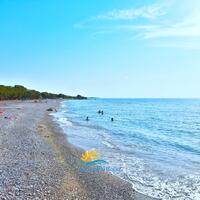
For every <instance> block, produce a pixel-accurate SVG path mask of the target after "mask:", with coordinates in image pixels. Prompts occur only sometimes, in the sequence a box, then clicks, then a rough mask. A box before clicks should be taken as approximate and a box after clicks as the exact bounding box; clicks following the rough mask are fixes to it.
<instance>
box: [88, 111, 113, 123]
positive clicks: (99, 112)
mask: <svg viewBox="0 0 200 200" xmlns="http://www.w3.org/2000/svg"><path fill="white" fill-rule="evenodd" d="M97 113H98V114H99V115H100V114H101V115H103V114H104V112H103V110H99V111H98V112H97ZM110 120H111V122H113V121H114V118H113V117H111V119H110ZM86 121H89V117H88V116H87V117H86Z"/></svg>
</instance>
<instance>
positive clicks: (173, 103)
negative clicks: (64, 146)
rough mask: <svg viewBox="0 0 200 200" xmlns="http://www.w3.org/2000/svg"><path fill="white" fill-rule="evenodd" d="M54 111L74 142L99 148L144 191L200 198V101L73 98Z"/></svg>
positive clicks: (182, 199) (167, 196)
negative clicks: (87, 119)
mask: <svg viewBox="0 0 200 200" xmlns="http://www.w3.org/2000/svg"><path fill="white" fill-rule="evenodd" d="M98 110H103V111H104V114H103V115H101V114H98ZM54 116H55V119H56V120H57V121H58V122H59V124H60V126H61V127H62V128H63V130H64V131H65V132H66V134H67V136H66V137H67V139H68V141H69V142H70V143H72V144H74V145H76V146H79V147H81V148H83V149H85V150H89V149H97V150H98V151H99V152H100V153H101V157H102V158H103V159H104V160H106V161H108V162H109V165H110V166H112V167H118V168H120V169H121V170H119V171H115V172H113V173H114V174H115V175H117V176H119V177H121V178H122V179H125V180H127V181H129V182H130V183H132V185H133V188H134V189H136V190H137V191H138V192H141V193H143V194H147V195H149V196H152V197H157V198H161V199H180V200H186V199H187V200H189V199H192V200H199V199H200V100H198V99H89V100H80V101H79V100H69V101H64V102H63V103H62V106H61V109H60V110H59V111H58V112H57V113H55V114H54ZM87 116H88V118H89V121H86V117H87ZM111 118H113V119H114V121H113V122H112V121H111Z"/></svg>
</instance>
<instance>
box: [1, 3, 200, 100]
mask: <svg viewBox="0 0 200 200" xmlns="http://www.w3.org/2000/svg"><path fill="white" fill-rule="evenodd" d="M199 10H200V1H199V0H160V1H158V0H157V1H156V0H17V1H16V0H9V1H8V0H1V1H0V84H5V85H14V84H22V85H25V86H27V87H28V88H33V89H37V90H40V91H50V92H57V93H59V92H62V93H66V94H71V95H76V94H79V93H80V94H82V95H86V96H99V97H133V98H134V97H200V23H199V22H200V12H199Z"/></svg>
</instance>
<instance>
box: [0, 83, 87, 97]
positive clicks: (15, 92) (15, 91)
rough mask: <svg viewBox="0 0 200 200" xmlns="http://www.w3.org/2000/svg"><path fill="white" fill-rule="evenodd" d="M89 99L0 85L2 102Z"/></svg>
mask: <svg viewBox="0 0 200 200" xmlns="http://www.w3.org/2000/svg"><path fill="white" fill-rule="evenodd" d="M58 98H62V99H87V98H86V97H83V96H81V95H77V96H76V97H73V96H67V95H64V94H53V93H48V92H38V91H36V90H29V89H27V88H25V87H24V86H21V85H15V86H14V87H12V86H4V85H0V100H28V99H58Z"/></svg>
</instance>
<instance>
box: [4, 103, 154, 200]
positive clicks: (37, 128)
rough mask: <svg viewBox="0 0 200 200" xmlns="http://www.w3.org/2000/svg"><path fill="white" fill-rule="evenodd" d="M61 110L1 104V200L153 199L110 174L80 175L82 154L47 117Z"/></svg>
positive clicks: (56, 105) (45, 105) (44, 105)
mask: <svg viewBox="0 0 200 200" xmlns="http://www.w3.org/2000/svg"><path fill="white" fill-rule="evenodd" d="M59 105H60V101H58V100H48V101H23V102H22V101H2V102H0V113H1V115H0V199H4V200H6V199H9V200H12V199H13V200H14V199H16V200H23V199H35V200H36V199H58V200H62V199H63V200H67V199H69V200H72V199H80V200H82V199H88V200H89V199H91V200H92V199H98V200H104V199H110V200H111V199H116V200H120V199H126V200H128V199H135V200H137V199H139V200H140V199H141V200H149V199H151V198H149V197H147V196H144V195H142V194H140V193H137V192H136V191H134V189H133V188H132V185H131V184H129V183H127V182H125V181H123V180H122V179H119V178H118V177H116V176H113V175H112V174H110V173H81V172H80V170H79V168H80V157H81V154H82V153H83V151H82V150H81V149H79V148H77V147H75V146H73V145H71V144H69V143H68V142H67V136H66V134H64V133H63V132H62V129H61V128H60V127H59V125H58V124H56V122H55V121H54V120H53V117H52V116H51V115H49V114H50V113H51V112H54V111H55V109H57V108H59ZM49 108H52V110H53V111H47V110H48V109H49Z"/></svg>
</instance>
